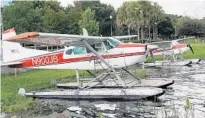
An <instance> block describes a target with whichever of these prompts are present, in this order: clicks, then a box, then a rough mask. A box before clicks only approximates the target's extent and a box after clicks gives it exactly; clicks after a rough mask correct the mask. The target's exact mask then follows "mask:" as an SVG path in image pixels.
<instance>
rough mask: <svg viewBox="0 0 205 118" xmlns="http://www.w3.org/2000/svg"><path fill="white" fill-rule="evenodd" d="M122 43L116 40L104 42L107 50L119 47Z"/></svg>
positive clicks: (111, 39) (109, 39)
mask: <svg viewBox="0 0 205 118" xmlns="http://www.w3.org/2000/svg"><path fill="white" fill-rule="evenodd" d="M120 43H121V42H120V41H118V40H117V39H115V38H108V39H107V40H105V41H104V44H105V47H106V49H107V50H109V49H112V48H115V47H117V46H118V45H119V44H120Z"/></svg>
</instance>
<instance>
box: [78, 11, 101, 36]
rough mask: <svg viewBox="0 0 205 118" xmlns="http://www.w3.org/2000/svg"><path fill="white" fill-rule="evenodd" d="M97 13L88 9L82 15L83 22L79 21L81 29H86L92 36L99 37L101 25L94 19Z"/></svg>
mask: <svg viewBox="0 0 205 118" xmlns="http://www.w3.org/2000/svg"><path fill="white" fill-rule="evenodd" d="M94 14H95V12H94V11H92V10H91V9H90V8H88V9H86V10H85V11H84V12H83V13H82V20H80V21H79V23H78V24H79V27H80V29H81V30H82V28H86V29H87V31H88V33H89V34H90V35H98V32H99V25H98V23H97V22H96V20H95V18H94Z"/></svg>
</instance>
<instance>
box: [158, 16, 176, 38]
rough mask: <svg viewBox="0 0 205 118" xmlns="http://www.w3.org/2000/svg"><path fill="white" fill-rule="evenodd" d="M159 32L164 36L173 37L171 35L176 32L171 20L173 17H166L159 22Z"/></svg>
mask: <svg viewBox="0 0 205 118" xmlns="http://www.w3.org/2000/svg"><path fill="white" fill-rule="evenodd" d="M157 28H158V31H159V34H160V35H161V36H162V37H163V38H166V37H168V38H171V35H173V34H174V26H173V24H172V22H171V19H170V18H169V17H166V18H165V19H164V20H163V21H161V22H159V23H158V25H157Z"/></svg>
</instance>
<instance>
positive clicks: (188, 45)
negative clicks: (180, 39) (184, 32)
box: [187, 44, 194, 54]
mask: <svg viewBox="0 0 205 118" xmlns="http://www.w3.org/2000/svg"><path fill="white" fill-rule="evenodd" d="M187 47H189V48H190V50H191V52H192V54H194V50H193V48H192V47H191V45H190V44H187Z"/></svg>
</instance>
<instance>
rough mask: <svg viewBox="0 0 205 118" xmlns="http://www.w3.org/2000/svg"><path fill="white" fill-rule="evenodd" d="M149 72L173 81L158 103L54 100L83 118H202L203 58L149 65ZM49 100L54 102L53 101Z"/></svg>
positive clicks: (204, 106)
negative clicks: (173, 64)
mask: <svg viewBox="0 0 205 118" xmlns="http://www.w3.org/2000/svg"><path fill="white" fill-rule="evenodd" d="M148 71H149V72H150V74H151V77H152V78H158V77H167V78H168V79H172V80H174V81H175V83H174V84H173V85H171V86H170V87H169V88H168V89H167V90H166V93H165V95H163V96H160V97H159V100H158V101H157V102H153V101H148V100H147V101H129V102H118V101H115V102H107V101H97V102H96V101H95V102H93V101H78V102H69V101H66V100H63V101H62V100H58V101H57V100H55V103H57V104H61V105H66V106H67V107H70V111H78V113H80V114H83V115H84V116H86V117H94V116H97V114H98V113H101V114H102V115H103V116H104V117H108V118H136V117H137V118H166V116H172V117H173V118H175V117H179V118H185V117H186V118H193V117H194V118H205V61H202V62H201V64H199V65H197V64H196V65H192V67H175V68H171V67H166V68H157V69H153V68H152V69H148ZM187 98H189V100H190V103H191V106H190V107H191V108H190V109H189V110H185V105H186V99H187ZM48 101H52V102H54V100H48ZM72 106H75V107H78V108H73V107H72ZM79 108H80V109H79ZM187 114H188V115H187ZM186 115H187V116H186Z"/></svg>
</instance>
